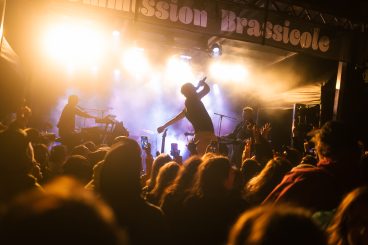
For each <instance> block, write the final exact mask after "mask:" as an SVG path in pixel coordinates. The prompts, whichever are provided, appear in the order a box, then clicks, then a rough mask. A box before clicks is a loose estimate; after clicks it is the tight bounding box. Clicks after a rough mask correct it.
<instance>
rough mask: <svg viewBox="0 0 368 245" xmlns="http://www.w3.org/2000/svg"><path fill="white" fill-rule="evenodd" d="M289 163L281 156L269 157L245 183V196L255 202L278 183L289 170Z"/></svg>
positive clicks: (259, 200) (260, 199)
mask: <svg viewBox="0 0 368 245" xmlns="http://www.w3.org/2000/svg"><path fill="white" fill-rule="evenodd" d="M291 167H292V166H291V163H290V162H289V161H288V160H286V159H283V158H281V157H277V158H274V159H271V160H270V161H268V162H267V164H266V166H265V167H264V168H263V169H262V171H261V172H260V173H259V174H258V175H257V176H256V177H254V178H253V179H251V180H250V181H249V183H248V185H247V192H246V197H248V199H250V200H249V201H251V202H254V203H255V204H257V203H258V202H262V201H263V199H264V198H266V197H267V195H268V194H269V193H270V192H271V191H272V190H273V189H274V188H275V187H276V185H277V184H279V183H280V182H281V180H282V178H283V177H284V175H285V174H286V173H287V172H289V171H290V170H291Z"/></svg>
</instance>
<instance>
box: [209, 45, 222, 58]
mask: <svg viewBox="0 0 368 245" xmlns="http://www.w3.org/2000/svg"><path fill="white" fill-rule="evenodd" d="M209 51H210V55H211V56H212V57H219V56H221V55H222V46H221V44H219V43H214V44H212V45H211V46H210V49H209Z"/></svg>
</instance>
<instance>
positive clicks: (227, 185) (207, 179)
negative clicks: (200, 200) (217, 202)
mask: <svg viewBox="0 0 368 245" xmlns="http://www.w3.org/2000/svg"><path fill="white" fill-rule="evenodd" d="M234 178H235V175H234V174H233V170H232V167H231V164H230V161H229V159H228V158H226V157H222V156H216V157H212V158H208V159H206V160H204V161H203V162H202V163H201V164H200V165H199V167H198V173H197V182H196V184H195V186H194V192H195V193H196V194H197V195H199V196H221V195H222V194H223V193H226V192H227V191H229V190H230V189H231V188H232V187H233V184H234V183H233V182H234Z"/></svg>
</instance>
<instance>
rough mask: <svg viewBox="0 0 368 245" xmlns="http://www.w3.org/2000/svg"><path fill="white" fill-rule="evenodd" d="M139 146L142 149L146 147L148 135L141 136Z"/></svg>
mask: <svg viewBox="0 0 368 245" xmlns="http://www.w3.org/2000/svg"><path fill="white" fill-rule="evenodd" d="M141 147H142V149H143V150H144V149H147V148H148V137H147V136H141Z"/></svg>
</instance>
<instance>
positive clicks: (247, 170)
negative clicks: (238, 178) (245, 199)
mask: <svg viewBox="0 0 368 245" xmlns="http://www.w3.org/2000/svg"><path fill="white" fill-rule="evenodd" d="M261 170H262V166H261V164H259V163H258V162H257V161H256V160H253V159H250V158H248V159H245V160H244V162H243V163H242V165H241V167H240V171H241V174H242V177H243V181H244V184H246V183H248V182H249V180H250V179H252V178H253V177H254V176H256V175H257V174H258V173H259V172H261Z"/></svg>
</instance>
